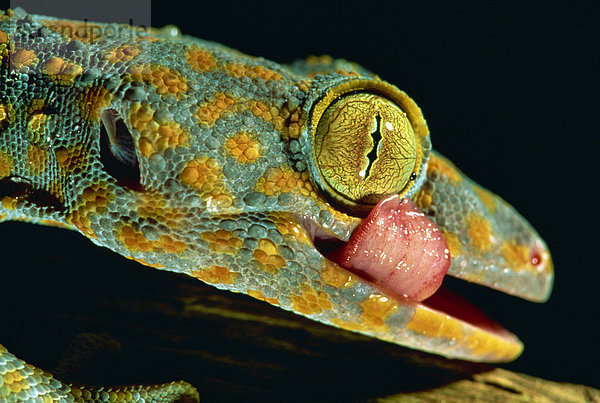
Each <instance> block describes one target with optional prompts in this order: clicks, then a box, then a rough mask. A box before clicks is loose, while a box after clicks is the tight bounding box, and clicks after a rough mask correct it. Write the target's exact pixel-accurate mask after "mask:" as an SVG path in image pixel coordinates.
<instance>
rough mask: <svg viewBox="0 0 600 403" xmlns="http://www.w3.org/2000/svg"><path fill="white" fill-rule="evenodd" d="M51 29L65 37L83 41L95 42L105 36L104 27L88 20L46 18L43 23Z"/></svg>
mask: <svg viewBox="0 0 600 403" xmlns="http://www.w3.org/2000/svg"><path fill="white" fill-rule="evenodd" d="M43 24H44V25H45V26H46V27H47V28H48V29H49V30H51V31H53V32H56V33H58V34H59V35H61V36H62V37H63V38H65V39H69V40H71V39H76V40H78V41H81V42H83V43H94V42H96V41H98V40H100V39H102V38H103V35H102V27H101V26H100V25H97V24H90V23H88V22H87V21H67V20H46V21H44V23H43Z"/></svg>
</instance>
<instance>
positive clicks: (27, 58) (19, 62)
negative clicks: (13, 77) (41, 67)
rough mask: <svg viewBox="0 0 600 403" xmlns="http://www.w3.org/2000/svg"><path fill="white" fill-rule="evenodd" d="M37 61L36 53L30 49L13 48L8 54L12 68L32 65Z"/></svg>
mask: <svg viewBox="0 0 600 403" xmlns="http://www.w3.org/2000/svg"><path fill="white" fill-rule="evenodd" d="M38 62H39V59H38V58H37V56H36V54H35V52H34V51H32V50H27V49H15V51H14V52H13V53H12V54H11V55H10V66H11V67H12V68H13V69H21V68H23V66H32V65H35V64H37V63H38Z"/></svg>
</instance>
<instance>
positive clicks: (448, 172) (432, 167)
mask: <svg viewBox="0 0 600 403" xmlns="http://www.w3.org/2000/svg"><path fill="white" fill-rule="evenodd" d="M435 173H437V174H439V175H441V176H443V177H445V178H447V179H448V180H449V181H450V182H454V183H457V182H460V181H461V180H462V178H461V174H460V171H459V170H458V168H456V167H455V166H454V164H452V163H451V162H450V161H448V160H447V159H446V158H443V157H440V156H438V155H435V154H431V156H430V157H429V162H428V163H427V175H428V176H430V177H431V176H432V175H434V174H435Z"/></svg>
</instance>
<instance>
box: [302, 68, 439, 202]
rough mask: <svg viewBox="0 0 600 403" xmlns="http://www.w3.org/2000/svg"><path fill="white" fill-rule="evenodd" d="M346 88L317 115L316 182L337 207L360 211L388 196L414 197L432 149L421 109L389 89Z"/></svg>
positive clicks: (370, 84) (372, 84)
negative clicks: (416, 185) (417, 181)
mask: <svg viewBox="0 0 600 403" xmlns="http://www.w3.org/2000/svg"><path fill="white" fill-rule="evenodd" d="M345 84H346V86H345V87H342V88H339V87H336V88H334V89H333V90H330V91H329V93H328V94H327V95H326V96H325V97H324V98H323V99H322V100H321V101H319V103H318V104H317V106H316V107H315V109H314V111H313V115H312V118H311V122H312V125H313V129H312V130H313V137H312V141H313V144H312V145H313V156H312V157H313V158H314V162H315V164H314V165H316V166H317V168H318V172H317V175H315V176H317V178H316V182H317V183H318V184H319V185H320V187H321V188H322V190H324V191H325V192H326V193H327V194H328V195H330V196H331V197H332V198H333V199H335V200H336V201H338V202H341V203H342V204H345V205H347V206H350V207H355V208H357V209H359V210H360V209H361V207H362V209H365V208H371V207H372V206H373V205H375V204H376V203H377V202H378V201H379V200H381V199H382V198H384V197H385V196H388V195H392V194H399V195H407V196H410V194H407V193H409V192H410V190H411V189H414V188H415V187H414V186H413V184H414V182H415V180H416V179H417V178H419V176H420V173H421V172H420V171H422V166H423V165H424V163H425V161H426V157H427V156H428V152H429V147H430V145H429V139H428V131H427V127H426V125H425V121H424V119H423V117H422V116H421V113H420V110H419V108H418V107H417V106H416V105H415V104H414V102H413V101H412V100H411V99H410V98H408V96H406V94H404V93H403V92H401V91H400V90H398V89H396V88H395V87H392V86H391V85H389V84H385V83H382V82H378V81H365V80H361V81H358V83H353V82H349V83H345ZM347 84H351V85H347ZM357 84H358V85H357Z"/></svg>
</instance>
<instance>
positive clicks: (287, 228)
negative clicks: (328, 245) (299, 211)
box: [269, 213, 312, 245]
mask: <svg viewBox="0 0 600 403" xmlns="http://www.w3.org/2000/svg"><path fill="white" fill-rule="evenodd" d="M269 219H270V220H271V221H272V222H273V223H274V224H275V226H276V227H277V231H279V233H280V234H281V235H282V236H283V237H284V238H285V239H289V240H291V241H296V242H301V243H304V244H307V245H312V241H311V239H310V238H309V237H308V235H307V234H306V231H305V230H304V227H303V226H302V225H301V224H299V223H298V220H296V219H295V218H292V217H291V216H290V215H289V214H285V213H284V214H277V215H272V216H270V217H269Z"/></svg>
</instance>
